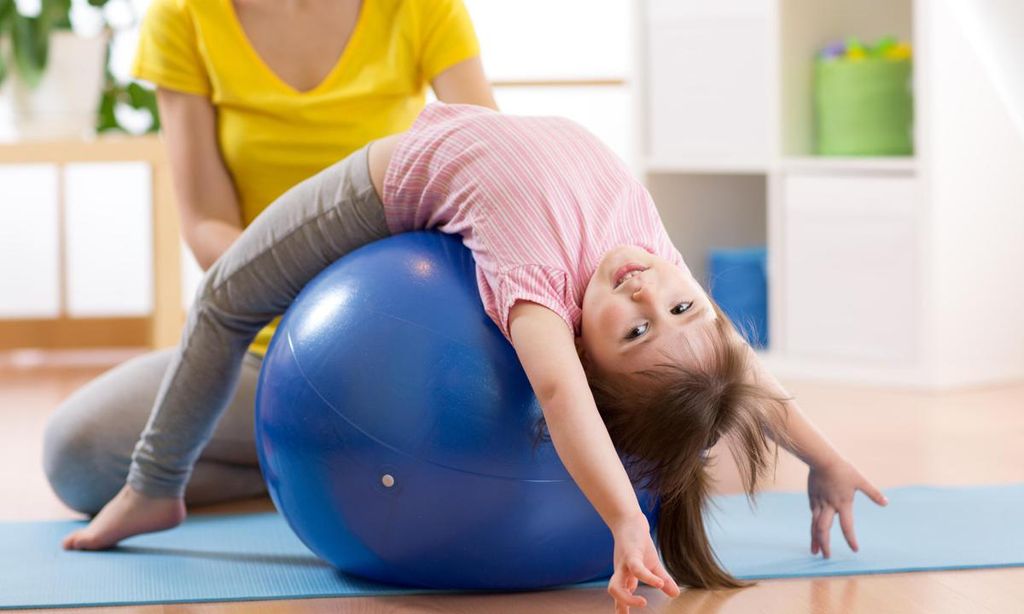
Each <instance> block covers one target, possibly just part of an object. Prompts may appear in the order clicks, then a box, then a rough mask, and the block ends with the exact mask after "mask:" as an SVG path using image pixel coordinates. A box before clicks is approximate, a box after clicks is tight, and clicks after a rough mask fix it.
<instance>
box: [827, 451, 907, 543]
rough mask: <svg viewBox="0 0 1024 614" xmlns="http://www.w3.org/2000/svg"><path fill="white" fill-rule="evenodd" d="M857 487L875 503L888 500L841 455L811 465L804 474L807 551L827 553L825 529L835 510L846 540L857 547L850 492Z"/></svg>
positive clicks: (856, 489) (830, 528)
mask: <svg viewBox="0 0 1024 614" xmlns="http://www.w3.org/2000/svg"><path fill="white" fill-rule="evenodd" d="M858 490H859V491H861V492H863V493H864V494H866V495H867V496H868V497H870V498H871V500H872V501H874V502H875V503H877V504H878V505H882V506H884V505H887V504H888V503H889V500H888V499H886V498H885V495H883V494H882V492H881V491H880V490H878V489H877V488H875V486H874V485H873V484H872V483H871V482H869V481H868V480H867V478H865V477H864V476H863V475H862V474H861V472H860V471H858V470H857V468H856V467H854V466H853V465H852V464H851V463H850V462H849V461H847V460H845V459H842V458H840V459H837V460H836V462H834V463H831V464H829V465H825V466H820V467H813V466H812V467H811V473H810V474H809V475H808V476H807V498H808V499H809V500H810V504H811V512H812V516H811V554H818V551H819V550H821V553H822V554H823V555H824V557H825V558H826V559H827V558H829V556H830V555H831V549H830V548H829V532H830V531H831V530H832V520H833V518H834V517H835V515H836V514H839V525H840V526H841V527H842V528H843V535H844V536H845V537H846V543H848V544H850V548H851V549H852V550H853V551H854V552H856V551H857V536H856V535H855V534H854V532H853V495H854V493H856V492H857V491H858Z"/></svg>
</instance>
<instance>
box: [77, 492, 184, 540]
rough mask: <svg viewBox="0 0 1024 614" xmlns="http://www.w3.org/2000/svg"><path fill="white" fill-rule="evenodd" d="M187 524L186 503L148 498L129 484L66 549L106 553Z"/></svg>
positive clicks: (78, 532)
mask: <svg viewBox="0 0 1024 614" xmlns="http://www.w3.org/2000/svg"><path fill="white" fill-rule="evenodd" d="M183 520H185V502H184V501H183V500H182V499H179V498H168V499H158V498H155V497H147V496H146V495H143V494H141V493H139V492H136V491H135V490H134V489H133V488H132V487H130V486H128V485H127V484H125V485H124V488H122V489H121V492H119V493H117V495H116V496H114V498H113V499H111V500H110V502H109V503H107V504H106V505H105V506H104V507H103V509H102V510H100V513H99V514H96V517H95V518H93V519H92V522H90V523H89V526H87V527H85V528H84V529H79V530H78V531H75V532H74V533H71V534H70V535H68V536H67V537H65V538H64V541H63V542H62V545H63V546H64V549H65V550H103V549H105V548H110V547H112V546H115V545H117V542H119V541H121V540H122V539H125V538H128V537H131V536H133V535H139V534H142V533H152V532H154V531H163V530H165V529H171V528H174V527H176V526H178V525H179V524H181V523H182V521H183Z"/></svg>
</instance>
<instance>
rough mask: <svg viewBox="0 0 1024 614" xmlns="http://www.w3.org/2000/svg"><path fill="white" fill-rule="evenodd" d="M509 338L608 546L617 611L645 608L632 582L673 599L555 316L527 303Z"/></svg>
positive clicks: (568, 337)
mask: <svg viewBox="0 0 1024 614" xmlns="http://www.w3.org/2000/svg"><path fill="white" fill-rule="evenodd" d="M509 331H510V336H511V337H512V345H513V346H514V347H515V349H516V353H517V354H518V356H519V360H520V362H521V363H522V365H523V370H524V371H526V376H527V377H528V378H529V380H530V385H531V386H532V387H533V390H534V393H535V394H536V395H537V400H538V401H540V406H541V409H542V410H543V411H544V418H545V419H546V420H547V426H548V431H549V432H550V433H551V440H552V442H553V443H554V444H555V450H556V451H557V452H558V457H559V458H560V459H561V460H562V463H563V464H564V465H565V468H566V469H568V471H569V474H570V475H572V478H573V480H575V482H576V484H577V485H578V486H579V487H580V490H582V491H583V494H584V495H586V497H587V499H588V500H589V501H590V503H591V504H592V505H593V506H594V508H595V509H596V510H597V513H598V514H600V516H601V518H602V519H603V520H604V522H605V524H607V525H608V527H609V528H610V529H611V532H612V536H613V537H614V539H615V553H614V569H615V572H614V574H613V575H612V578H611V580H610V581H609V583H608V593H609V594H610V595H611V596H612V597H613V598H614V599H615V601H616V605H617V608H618V609H617V610H616V611H628V607H629V606H635V607H643V606H645V605H647V601H646V599H644V598H643V597H641V596H639V595H633V591H634V590H635V589H636V586H637V581H642V582H645V583H647V584H649V585H651V586H654V587H656V588H660V589H661V590H662V591H664V592H665V594H667V595H669V596H670V597H676V596H678V595H679V587H678V586H677V585H676V583H675V581H674V580H673V579H672V577H671V576H670V575H668V572H667V571H665V568H664V566H663V565H662V564H661V561H660V560H659V558H658V553H657V550H656V548H655V546H654V541H653V540H652V539H651V535H650V526H649V524H648V522H647V518H646V517H645V516H644V515H643V512H642V511H641V509H640V504H639V502H638V501H637V498H636V494H635V493H634V492H633V486H632V484H631V483H630V481H629V476H628V475H627V474H626V470H625V468H624V467H623V466H622V461H621V460H619V456H618V454H617V453H616V452H615V447H614V446H613V445H612V441H611V437H609V436H608V429H606V428H605V426H604V422H603V421H602V420H601V416H600V414H599V413H598V411H597V407H596V406H595V405H594V396H593V394H591V392H590V386H588V385H587V377H586V374H585V373H584V372H583V366H582V365H581V364H580V360H579V356H578V355H577V354H576V346H575V344H574V343H573V336H572V332H571V331H570V330H569V329H568V327H566V325H565V322H564V321H563V320H562V318H561V317H560V316H558V315H557V314H555V313H554V312H553V311H551V310H550V309H547V308H546V307H542V306H540V305H538V304H536V303H530V302H519V303H516V304H515V305H514V306H513V307H512V309H511V311H510V312H509Z"/></svg>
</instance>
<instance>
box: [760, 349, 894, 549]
mask: <svg viewBox="0 0 1024 614" xmlns="http://www.w3.org/2000/svg"><path fill="white" fill-rule="evenodd" d="M750 354H751V364H752V365H753V368H754V380H755V382H756V383H757V384H760V385H762V386H765V387H767V388H768V389H769V390H770V391H771V392H772V394H773V395H774V396H776V397H778V398H785V399H788V400H787V401H786V402H785V408H786V415H785V418H784V421H783V425H782V428H783V429H784V430H785V432H784V433H779V434H772V438H773V439H775V440H776V441H777V442H778V443H779V444H780V445H782V446H783V447H785V448H786V449H787V450H789V451H790V452H791V453H792V454H793V455H794V456H796V457H797V458H799V459H800V460H802V461H803V462H804V463H806V464H807V466H808V467H809V468H810V472H809V474H808V476H807V496H808V499H809V500H810V505H811V554H817V553H818V552H819V551H821V553H822V554H823V555H824V556H825V558H828V557H829V556H830V555H831V548H830V545H829V534H830V533H831V530H832V521H833V520H834V519H835V516H836V514H838V515H839V524H840V527H841V528H842V530H843V535H844V536H845V537H846V542H847V543H848V544H849V545H850V548H851V549H853V551H854V552H856V551H857V550H858V548H859V546H858V545H857V536H856V533H855V532H854V523H853V497H854V494H855V493H856V492H857V491H858V490H860V491H861V492H863V493H864V494H866V495H867V496H868V497H869V498H870V499H871V500H872V501H874V502H875V503H877V504H878V505H883V506H884V505H886V504H887V503H888V502H889V501H888V499H886V497H885V495H883V494H882V492H881V491H880V490H878V488H876V487H875V485H874V484H872V483H871V482H869V481H868V479H867V478H866V477H864V475H863V474H861V472H860V471H859V470H858V469H857V468H856V467H854V465H853V463H851V462H850V461H848V460H846V459H845V458H844V457H843V456H842V455H841V454H839V452H838V451H837V450H836V449H835V447H834V446H833V445H832V444H831V443H829V441H828V440H827V439H826V438H825V436H824V435H823V434H822V433H821V431H819V430H818V428H817V427H815V426H814V424H812V423H811V421H810V420H808V419H807V416H806V415H804V413H803V412H802V411H800V407H799V406H798V405H797V404H796V402H795V401H793V400H792V398H791V397H790V396H789V394H788V393H787V392H786V390H785V389H784V388H783V387H782V384H780V383H779V381H778V380H777V379H776V378H775V376H773V375H772V374H771V373H770V372H769V371H768V369H767V368H765V366H764V364H762V363H761V361H760V360H758V358H757V357H756V356H755V355H754V353H753V350H751V352H750ZM779 435H785V436H784V437H780V436H779Z"/></svg>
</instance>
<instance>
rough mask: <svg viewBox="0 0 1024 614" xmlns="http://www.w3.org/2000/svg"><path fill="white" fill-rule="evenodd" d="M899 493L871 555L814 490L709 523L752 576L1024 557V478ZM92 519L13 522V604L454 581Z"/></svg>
mask: <svg viewBox="0 0 1024 614" xmlns="http://www.w3.org/2000/svg"><path fill="white" fill-rule="evenodd" d="M886 495H887V496H888V497H889V500H890V503H889V506H888V507H887V508H878V507H876V506H875V505H874V504H873V503H871V502H870V501H868V500H867V498H865V497H863V496H862V495H858V497H857V500H856V503H855V516H856V520H857V537H858V539H859V541H860V547H861V551H860V553H856V554H855V553H852V552H850V550H849V548H848V547H847V546H846V544H845V542H844V541H843V538H842V534H841V532H840V530H839V526H838V519H837V520H836V523H835V525H834V526H833V532H832V558H831V559H830V560H824V559H822V558H821V557H820V556H819V557H813V556H811V554H810V550H809V548H810V537H809V535H810V529H809V523H810V511H809V509H808V506H807V498H806V495H805V494H804V493H765V494H762V495H761V496H760V497H759V498H758V506H757V509H756V511H755V512H752V511H751V510H750V509H749V507H748V505H747V502H746V499H744V498H743V497H742V496H726V497H718V498H716V500H715V506H716V507H715V509H714V510H713V511H712V519H711V520H710V524H709V531H710V533H711V539H712V542H713V543H714V545H715V548H716V550H717V552H718V555H719V557H720V558H721V559H722V561H723V563H724V564H725V566H726V567H727V568H728V569H729V570H730V571H732V573H734V574H735V575H737V576H739V577H741V578H748V579H763V578H792V577H808V576H837V575H851V574H872V573H892V572H900V571H921V570H941V569H969V568H981V567H1006V566H1014V565H1022V564H1024V523H1022V522H1021V518H1024V484H1020V485H1012V486H982V487H963V488H930V487H905V488H894V489H891V490H888V491H886ZM82 525H83V523H82V522H9V523H0V608H3V609H7V608H31V607H60V606H67V607H70V606H86V605H125V604H145V603H175V602H196V601H241V600H260V599H289V598H299V597H339V596H366V595H397V594H411V593H430V592H441V591H427V590H422V589H406V588H402V587H395V586H387V585H382V584H377V583H373V582H366V581H362V580H359V579H356V578H351V577H347V576H344V575H342V574H340V573H338V572H336V571H334V570H333V569H331V568H330V567H328V566H327V565H325V564H324V563H322V562H320V561H319V559H317V558H316V557H315V556H313V554H311V553H310V552H309V551H308V550H307V549H306V548H305V546H303V545H302V543H301V542H300V541H299V540H298V538H296V537H295V536H294V534H292V532H291V530H290V529H289V528H288V526H287V524H285V522H284V520H283V519H282V518H281V517H280V516H278V515H277V514H273V513H262V514H245V515H229V516H193V517H191V518H189V520H188V521H186V523H185V524H184V525H182V526H181V527H178V528H176V529H174V530H172V531H167V532H163V533H157V534H152V535H144V536H140V537H135V538H131V539H128V540H125V541H124V542H123V543H122V545H121V546H120V547H119V548H118V549H116V550H112V551H107V552H64V551H63V550H61V549H60V545H59V544H60V540H61V538H62V537H63V536H64V535H65V534H67V533H68V532H69V531H71V530H73V529H75V528H77V527H80V526H82ZM605 584H606V582H604V581H599V582H592V583H589V584H582V585H576V586H581V587H582V586H601V587H603V586H605Z"/></svg>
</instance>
